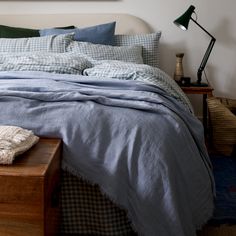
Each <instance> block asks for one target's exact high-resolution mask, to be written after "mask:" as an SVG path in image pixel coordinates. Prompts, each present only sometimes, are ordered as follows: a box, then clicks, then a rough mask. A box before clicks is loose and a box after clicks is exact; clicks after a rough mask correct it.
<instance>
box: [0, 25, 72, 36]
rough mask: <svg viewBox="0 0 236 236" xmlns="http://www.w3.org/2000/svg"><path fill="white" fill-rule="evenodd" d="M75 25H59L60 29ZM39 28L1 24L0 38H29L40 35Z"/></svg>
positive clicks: (70, 27)
mask: <svg viewBox="0 0 236 236" xmlns="http://www.w3.org/2000/svg"><path fill="white" fill-rule="evenodd" d="M74 28H75V27H74V26H73V25H71V26H65V27H58V29H74ZM39 36H40V34H39V30H38V29H27V28H19V27H11V26H6V25H0V38H29V37H39Z"/></svg>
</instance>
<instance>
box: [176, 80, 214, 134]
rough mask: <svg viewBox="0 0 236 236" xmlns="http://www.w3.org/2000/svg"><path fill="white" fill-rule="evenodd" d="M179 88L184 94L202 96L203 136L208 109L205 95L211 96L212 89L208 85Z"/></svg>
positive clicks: (206, 123) (205, 130) (205, 129)
mask: <svg viewBox="0 0 236 236" xmlns="http://www.w3.org/2000/svg"><path fill="white" fill-rule="evenodd" d="M180 87H181V89H182V90H183V91H184V93H186V94H200V95H202V96H203V99H202V116H203V117H202V118H203V126H204V133H205V136H206V135H207V128H208V110H207V101H206V99H207V97H211V96H213V95H212V91H213V90H214V89H213V88H212V87H211V86H210V85H209V86H207V87H195V86H189V87H187V86H186V87H184V86H180Z"/></svg>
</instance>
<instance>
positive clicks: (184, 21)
mask: <svg viewBox="0 0 236 236" xmlns="http://www.w3.org/2000/svg"><path fill="white" fill-rule="evenodd" d="M194 9H195V7H194V6H193V5H191V6H190V7H189V8H188V10H187V11H186V12H185V13H184V14H183V15H181V16H180V17H179V18H177V19H176V20H175V21H174V23H175V24H176V25H177V26H178V27H180V28H181V29H182V30H187V29H188V24H189V21H190V19H191V15H192V14H193V12H194Z"/></svg>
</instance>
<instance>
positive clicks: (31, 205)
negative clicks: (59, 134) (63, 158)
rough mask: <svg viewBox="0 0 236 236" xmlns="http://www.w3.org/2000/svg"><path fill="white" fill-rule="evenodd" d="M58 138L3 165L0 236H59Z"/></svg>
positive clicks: (39, 145)
mask: <svg viewBox="0 0 236 236" xmlns="http://www.w3.org/2000/svg"><path fill="white" fill-rule="evenodd" d="M60 152H61V141H60V140H59V139H40V140H39V142H38V143H37V144H36V145H35V146H34V147H32V148H31V149H30V150H29V151H27V152H25V153H24V154H22V155H20V156H18V157H16V159H15V161H14V163H13V164H12V165H9V166H6V165H0V235H4V236H10V235H14V236H28V235H29V236H32V235H34V236H41V235H50V236H52V235H57V232H58V231H57V230H58V225H59V198H58V197H59V184H58V183H59V177H60Z"/></svg>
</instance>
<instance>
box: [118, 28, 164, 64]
mask: <svg viewBox="0 0 236 236" xmlns="http://www.w3.org/2000/svg"><path fill="white" fill-rule="evenodd" d="M160 37H161V31H158V32H156V33H151V34H139V35H123V34H122V35H115V36H114V45H116V46H130V45H140V46H142V48H143V51H142V56H143V62H144V64H147V65H150V66H155V67H159V57H160V55H159V40H160Z"/></svg>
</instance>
